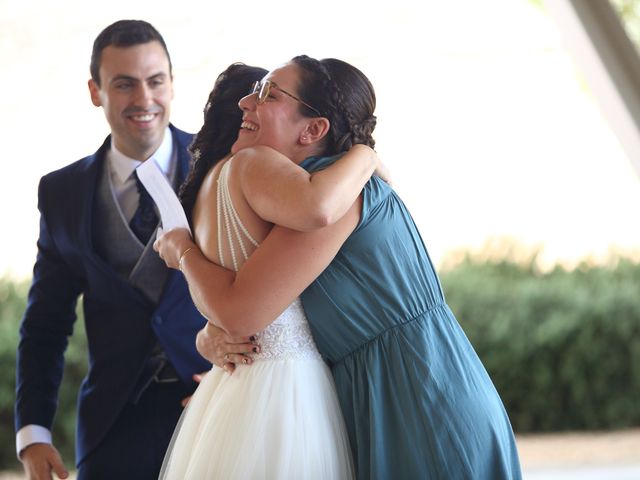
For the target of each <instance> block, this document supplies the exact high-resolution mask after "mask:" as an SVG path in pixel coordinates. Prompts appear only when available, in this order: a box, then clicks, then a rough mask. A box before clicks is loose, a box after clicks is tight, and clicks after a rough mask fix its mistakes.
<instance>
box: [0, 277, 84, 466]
mask: <svg viewBox="0 0 640 480" xmlns="http://www.w3.org/2000/svg"><path fill="white" fill-rule="evenodd" d="M28 289H29V282H13V281H10V280H8V279H0V361H1V362H2V369H0V446H1V447H0V471H1V470H18V469H21V468H22V467H21V465H20V462H19V461H18V460H17V458H16V453H15V432H14V426H13V425H14V416H13V403H14V400H15V386H16V381H15V365H16V358H15V355H16V347H17V345H18V329H19V327H20V320H21V319H22V314H23V313H24V309H25V305H26V298H27V292H28ZM66 359H67V362H66V365H65V370H64V377H63V383H62V387H61V388H60V397H59V405H58V412H57V415H56V420H55V425H54V429H53V432H52V434H53V440H54V443H55V445H56V447H57V448H58V450H60V453H61V455H62V458H63V460H64V462H65V466H66V467H67V468H69V469H73V468H74V439H75V412H76V398H77V393H78V389H79V388H80V382H81V381H82V378H83V377H84V375H85V374H86V371H87V362H88V360H87V347H86V337H85V335H84V322H83V321H82V312H81V310H80V309H78V321H77V322H76V327H75V333H74V335H73V336H72V337H71V341H70V342H69V347H68V348H67V354H66Z"/></svg>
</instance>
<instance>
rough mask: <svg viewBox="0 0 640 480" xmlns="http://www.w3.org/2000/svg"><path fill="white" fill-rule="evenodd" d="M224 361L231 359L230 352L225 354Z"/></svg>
mask: <svg viewBox="0 0 640 480" xmlns="http://www.w3.org/2000/svg"><path fill="white" fill-rule="evenodd" d="M224 361H225V362H228V361H229V354H228V353H225V354H224Z"/></svg>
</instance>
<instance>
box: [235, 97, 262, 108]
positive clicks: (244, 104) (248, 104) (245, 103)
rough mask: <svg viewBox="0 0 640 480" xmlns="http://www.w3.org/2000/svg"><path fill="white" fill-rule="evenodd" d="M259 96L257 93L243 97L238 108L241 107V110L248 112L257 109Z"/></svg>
mask: <svg viewBox="0 0 640 480" xmlns="http://www.w3.org/2000/svg"><path fill="white" fill-rule="evenodd" d="M257 95H258V94H257V93H250V94H249V95H245V96H244V97H242V98H241V99H240V101H239V102H238V107H240V110H242V111H246V110H252V109H255V107H256V96H257Z"/></svg>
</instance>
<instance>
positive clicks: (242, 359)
mask: <svg viewBox="0 0 640 480" xmlns="http://www.w3.org/2000/svg"><path fill="white" fill-rule="evenodd" d="M223 360H224V363H225V364H227V363H233V364H238V365H239V364H243V365H251V364H252V363H253V358H251V357H249V356H247V355H242V354H240V353H232V352H230V353H225V354H224V356H223Z"/></svg>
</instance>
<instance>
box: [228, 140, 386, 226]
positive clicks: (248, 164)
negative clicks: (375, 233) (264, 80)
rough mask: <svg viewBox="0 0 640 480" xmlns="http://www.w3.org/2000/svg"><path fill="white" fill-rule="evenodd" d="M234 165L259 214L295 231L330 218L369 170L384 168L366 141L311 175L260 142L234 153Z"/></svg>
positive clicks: (353, 194) (358, 187)
mask: <svg viewBox="0 0 640 480" xmlns="http://www.w3.org/2000/svg"><path fill="white" fill-rule="evenodd" d="M233 168H234V169H238V172H236V175H237V178H239V179H240V189H241V190H242V194H243V195H244V197H245V198H246V200H247V202H248V203H249V205H250V206H251V208H252V209H253V210H254V211H255V212H256V213H257V214H258V215H259V216H260V217H261V218H262V219H264V220H266V221H268V222H270V223H274V224H276V225H281V226H283V227H287V228H291V229H293V230H300V231H310V230H314V229H317V228H322V227H325V226H327V225H331V224H333V223H335V222H336V221H337V220H338V219H339V218H341V217H342V216H343V215H344V214H345V213H346V212H347V210H348V209H349V207H351V205H353V202H354V201H355V200H356V198H357V197H358V195H360V192H361V191H362V188H363V187H364V185H365V184H366V183H367V181H368V180H369V178H371V175H373V174H374V173H383V172H386V168H384V166H383V165H382V163H381V162H380V160H379V158H378V156H377V154H376V152H375V151H374V150H372V149H371V148H369V147H368V146H366V145H354V146H353V147H352V148H351V149H350V150H349V151H348V152H347V153H345V154H344V155H343V156H342V157H341V158H339V159H338V160H337V161H336V162H334V163H333V164H332V165H331V166H329V167H328V168H326V169H323V170H320V171H317V172H314V173H312V174H309V173H308V172H307V171H306V170H304V169H303V168H301V167H300V166H298V165H296V164H295V163H294V162H292V161H291V160H290V159H289V158H288V157H286V156H284V155H282V154H281V153H279V152H277V151H276V150H273V149H271V148H269V147H265V146H258V147H252V148H247V149H244V150H241V151H240V152H238V153H237V154H236V156H235V158H234V165H233ZM385 175H386V173H385Z"/></svg>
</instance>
